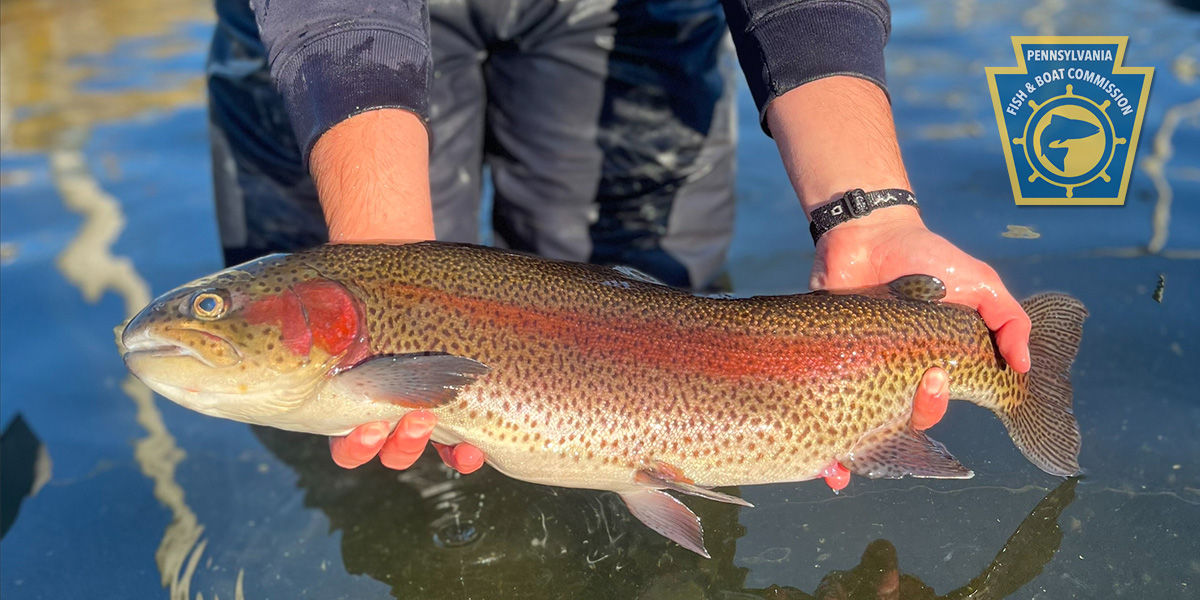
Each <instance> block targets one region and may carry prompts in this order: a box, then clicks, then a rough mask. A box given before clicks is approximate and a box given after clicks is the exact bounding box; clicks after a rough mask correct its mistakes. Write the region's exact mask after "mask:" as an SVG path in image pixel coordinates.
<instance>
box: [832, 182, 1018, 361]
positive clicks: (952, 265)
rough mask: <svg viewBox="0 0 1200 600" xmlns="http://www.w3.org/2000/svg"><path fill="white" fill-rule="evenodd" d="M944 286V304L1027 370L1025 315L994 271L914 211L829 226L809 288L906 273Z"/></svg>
mask: <svg viewBox="0 0 1200 600" xmlns="http://www.w3.org/2000/svg"><path fill="white" fill-rule="evenodd" d="M913 274H923V275H932V276H934V277H937V278H938V279H941V280H942V282H943V283H945V284H946V298H945V301H946V302H956V303H958V304H964V305H966V306H969V307H971V308H973V309H975V310H977V311H979V314H980V316H982V317H983V322H984V323H986V324H987V326H988V329H991V330H992V331H994V332H996V345H997V346H998V347H999V350H1000V354H1001V356H1003V357H1004V360H1005V361H1007V362H1008V365H1009V366H1010V367H1012V368H1013V370H1015V371H1017V372H1018V373H1025V372H1027V371H1028V370H1029V329H1030V323H1029V317H1028V316H1027V315H1026V314H1025V311H1024V310H1023V309H1022V308H1021V305H1020V304H1019V303H1018V302H1017V301H1016V299H1014V298H1013V297H1012V295H1011V294H1009V293H1008V290H1007V289H1005V287H1004V283H1003V282H1001V281H1000V276H999V275H997V274H996V271H995V270H993V269H992V268H991V267H989V266H988V265H987V264H985V263H983V262H982V261H979V260H976V259H974V258H972V257H971V256H969V255H967V253H965V252H963V251H962V250H959V249H958V248H957V247H955V246H954V244H951V243H950V242H948V241H946V239H945V238H943V237H941V236H939V235H937V234H935V233H933V232H932V231H929V230H928V229H926V228H925V224H924V223H923V222H922V221H921V217H920V215H919V214H918V213H917V210H916V209H915V208H913V207H911V206H893V207H889V208H885V209H881V210H878V211H876V212H874V213H872V214H870V215H867V216H866V217H863V218H861V219H855V220H853V221H849V222H846V223H843V224H841V225H838V226H837V227H834V228H833V229H831V230H829V231H828V232H827V233H826V234H825V235H823V236H821V239H820V241H818V242H817V255H816V258H815V259H814V261H813V270H812V278H811V279H810V282H809V285H810V286H812V288H813V289H832V290H836V289H847V288H856V287H867V286H873V285H881V284H886V283H889V282H891V281H892V280H894V279H896V278H898V277H903V276H905V275H913Z"/></svg>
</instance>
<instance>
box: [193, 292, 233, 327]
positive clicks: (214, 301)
mask: <svg viewBox="0 0 1200 600" xmlns="http://www.w3.org/2000/svg"><path fill="white" fill-rule="evenodd" d="M192 314H193V315H195V316H196V318H198V319H203V320H206V321H211V320H213V319H217V318H219V317H220V316H221V315H223V314H225V298H223V297H221V295H220V294H216V293H213V292H200V293H198V294H196V295H195V296H193V297H192Z"/></svg>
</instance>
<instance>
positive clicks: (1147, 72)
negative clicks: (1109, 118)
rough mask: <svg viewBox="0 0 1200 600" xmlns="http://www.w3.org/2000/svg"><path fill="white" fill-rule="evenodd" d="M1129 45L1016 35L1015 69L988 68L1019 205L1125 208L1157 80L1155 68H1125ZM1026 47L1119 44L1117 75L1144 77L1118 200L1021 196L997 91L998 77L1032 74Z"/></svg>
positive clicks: (1115, 40)
mask: <svg viewBox="0 0 1200 600" xmlns="http://www.w3.org/2000/svg"><path fill="white" fill-rule="evenodd" d="M1128 42H1129V36H1127V35H1014V36H1012V45H1013V54H1015V55H1016V57H1017V66H1015V67H985V68H984V72H985V73H987V80H988V90H989V91H990V92H991V94H992V107H993V108H994V109H995V110H996V125H997V127H999V129H1000V141H1001V144H1002V145H1003V147H1004V160H1005V162H1006V163H1007V164H1008V179H1009V183H1010V184H1011V185H1012V190H1013V198H1014V199H1015V200H1016V202H1017V204H1018V205H1038V206H1098V205H1107V206H1121V205H1124V204H1125V193H1126V192H1127V191H1128V190H1129V176H1130V174H1131V173H1132V172H1133V158H1134V154H1136V150H1137V144H1138V138H1139V137H1140V135H1141V133H1142V118H1143V117H1145V116H1146V99H1147V98H1149V97H1150V83H1151V80H1152V79H1153V78H1154V67H1124V66H1121V63H1122V62H1123V61H1124V60H1125V45H1126V44H1127V43H1128ZM1024 44H1116V45H1117V53H1116V55H1115V56H1114V57H1113V59H1114V60H1113V75H1143V76H1145V83H1144V84H1143V85H1142V94H1141V98H1140V99H1139V100H1138V107H1137V116H1136V117H1135V118H1134V120H1133V131H1132V132H1131V133H1130V135H1129V152H1128V153H1127V154H1126V156H1125V170H1124V172H1123V173H1122V175H1121V188H1120V190H1119V191H1118V192H1117V197H1116V198H1025V197H1024V196H1022V195H1021V184H1020V182H1019V181H1018V180H1017V167H1016V164H1015V163H1014V162H1013V150H1012V144H1011V143H1010V141H1011V140H1012V137H1011V136H1010V135H1009V133H1008V126H1007V125H1005V123H1004V109H1003V107H1002V106H1001V100H1000V94H999V92H998V91H997V90H996V75H1028V74H1029V67H1028V66H1027V65H1026V64H1025V55H1024V53H1023V52H1022V51H1021V50H1022V48H1021V46H1022V45H1024Z"/></svg>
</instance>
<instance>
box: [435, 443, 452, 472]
mask: <svg viewBox="0 0 1200 600" xmlns="http://www.w3.org/2000/svg"><path fill="white" fill-rule="evenodd" d="M429 443H431V444H433V449H434V450H437V453H438V456H440V457H442V462H444V463H446V466H447V467H450V468H451V469H453V468H455V467H454V464H455V463H454V446H451V445H450V444H439V443H437V442H429Z"/></svg>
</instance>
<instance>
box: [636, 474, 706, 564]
mask: <svg viewBox="0 0 1200 600" xmlns="http://www.w3.org/2000/svg"><path fill="white" fill-rule="evenodd" d="M621 499H622V500H624V501H625V506H628V507H629V512H630V513H633V516H635V517H637V518H638V520H639V521H641V522H642V523H644V524H645V525H646V526H647V527H649V528H650V529H653V530H654V531H657V532H658V533H660V534H662V535H663V536H664V537H666V538H667V539H669V540H671V541H673V542H675V543H676V544H679V545H680V546H683V547H684V548H687V549H688V550H691V551H692V552H695V553H696V554H699V555H700V556H703V557H704V558H711V557H710V556H709V555H708V550H705V549H704V528H703V527H701V525H700V517H697V516H696V513H694V512H692V511H691V509H689V508H688V507H687V506H684V504H683V503H682V502H680V501H678V500H676V499H675V498H674V497H672V496H671V495H670V494H668V493H666V492H660V491H658V490H640V491H636V492H624V493H622V494H621Z"/></svg>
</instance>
